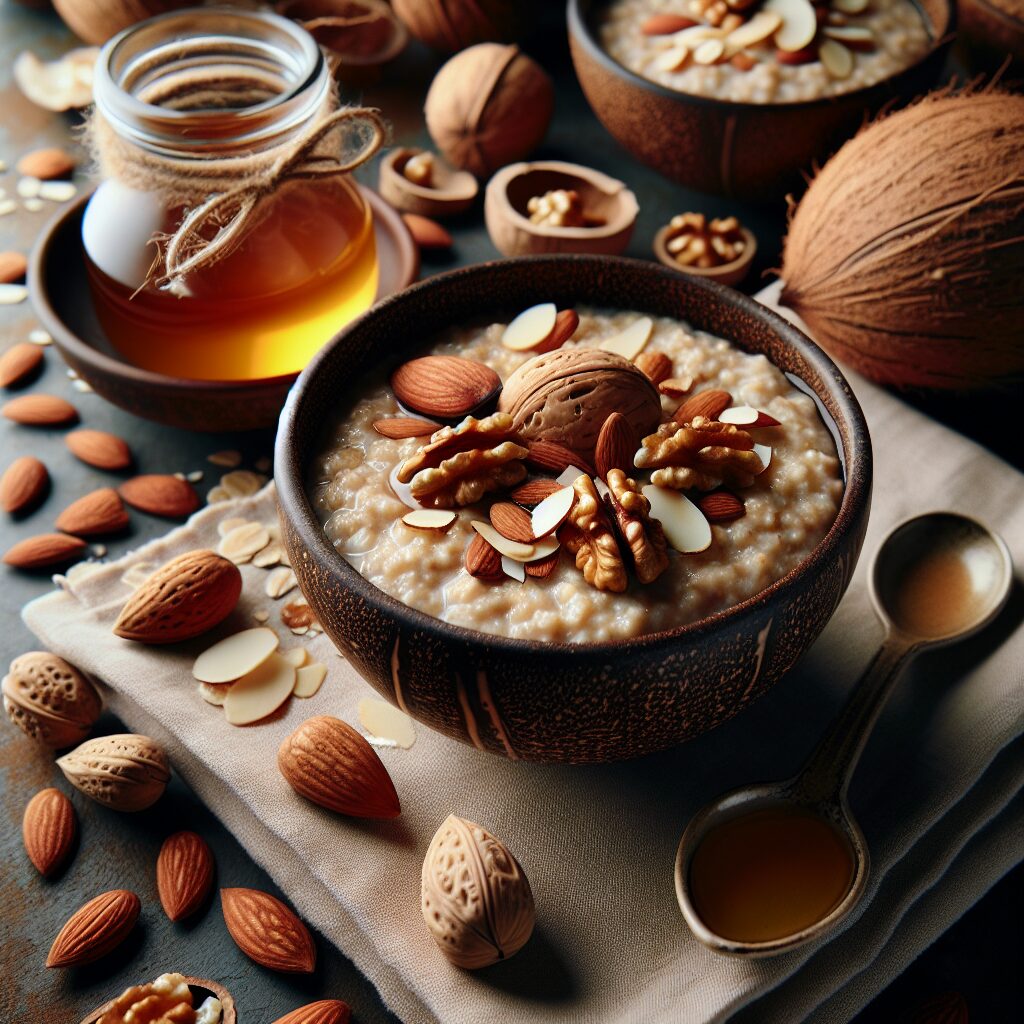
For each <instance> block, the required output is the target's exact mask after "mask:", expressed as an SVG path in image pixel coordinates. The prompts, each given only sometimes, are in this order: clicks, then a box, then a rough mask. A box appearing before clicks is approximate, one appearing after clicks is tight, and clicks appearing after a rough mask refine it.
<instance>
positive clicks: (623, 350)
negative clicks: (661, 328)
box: [597, 316, 654, 362]
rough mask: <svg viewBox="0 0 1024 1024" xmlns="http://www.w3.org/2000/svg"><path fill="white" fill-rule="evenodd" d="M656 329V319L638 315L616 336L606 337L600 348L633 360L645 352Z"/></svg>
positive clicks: (599, 345)
mask: <svg viewBox="0 0 1024 1024" xmlns="http://www.w3.org/2000/svg"><path fill="white" fill-rule="evenodd" d="M653 330H654V321H653V320H652V319H651V318H650V317H649V316H641V317H637V319H636V320H634V321H633V322H632V323H631V324H630V325H629V326H628V327H627V328H626V329H625V330H624V331H622V332H621V333H619V334H616V335H615V336H614V337H611V338H605V340H604V341H602V342H600V343H599V344H598V346H597V347H598V348H599V349H602V350H603V351H605V352H614V353H615V354H616V355H620V356H622V358H623V359H628V360H629V361H630V362H632V361H633V360H634V359H636V357H637V356H638V355H640V353H641V352H643V350H644V348H645V346H646V345H647V342H648V341H649V340H650V337H651V332H652V331H653Z"/></svg>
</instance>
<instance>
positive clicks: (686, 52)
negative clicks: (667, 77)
mask: <svg viewBox="0 0 1024 1024" xmlns="http://www.w3.org/2000/svg"><path fill="white" fill-rule="evenodd" d="M689 56H690V48H689V47H688V46H686V45H685V44H684V43H677V44H676V45H675V46H673V47H672V48H671V49H668V50H665V52H664V53H659V54H658V56H657V57H655V58H654V60H652V61H651V69H652V70H654V71H679V70H681V69H682V67H683V65H684V64H685V63H686V61H687V60H688V59H689Z"/></svg>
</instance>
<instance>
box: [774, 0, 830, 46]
mask: <svg viewBox="0 0 1024 1024" xmlns="http://www.w3.org/2000/svg"><path fill="white" fill-rule="evenodd" d="M761 10H762V11H764V12H766V13H768V14H777V15H778V16H779V17H780V18H781V19H782V25H781V26H780V28H779V29H778V31H777V32H776V33H775V45H776V46H777V47H778V48H779V49H780V50H786V51H787V52H790V53H793V52H795V51H796V50H802V49H803V48H804V47H805V46H809V45H810V43H811V40H812V39H814V36H815V34H816V33H817V31H818V16H817V15H816V14H815V13H814V7H813V6H812V5H811V3H810V2H809V0H766V2H765V4H764V5H763V6H762V8H761Z"/></svg>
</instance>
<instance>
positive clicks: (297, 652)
mask: <svg viewBox="0 0 1024 1024" xmlns="http://www.w3.org/2000/svg"><path fill="white" fill-rule="evenodd" d="M278 653H279V654H280V655H281V657H282V658H287V660H288V661H290V662H291V663H292V664H293V665H294V666H295V667H296V668H302V666H303V665H305V664H306V662H307V661H309V654H308V653H307V651H306V648H305V647H292V648H291V649H290V650H287V651H279V652H278Z"/></svg>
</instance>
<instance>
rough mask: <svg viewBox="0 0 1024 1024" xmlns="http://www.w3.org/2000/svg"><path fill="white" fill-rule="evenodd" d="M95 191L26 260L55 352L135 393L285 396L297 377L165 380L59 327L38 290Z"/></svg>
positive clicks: (365, 189) (406, 242) (369, 193)
mask: <svg viewBox="0 0 1024 1024" xmlns="http://www.w3.org/2000/svg"><path fill="white" fill-rule="evenodd" d="M356 184H357V185H358V187H359V190H360V191H361V192H362V193H363V194H364V198H365V199H366V201H367V202H368V203H372V202H379V203H381V204H384V205H387V204H385V203H384V200H383V199H381V198H380V196H379V195H378V194H377V192H376V191H374V190H373V189H371V188H370V187H369V186H367V185H364V184H363V183H362V182H357V183H356ZM95 191H96V189H95V188H90V189H89V190H88V191H86V192H84V193H83V194H82V195H80V196H79V197H78V198H77V199H75V200H74V201H73V202H71V203H68V204H67V205H66V206H63V207H61V208H60V209H59V210H58V211H57V212H56V213H55V214H54V215H53V216H52V217H50V219H49V220H48V221H47V222H46V224H45V225H44V226H43V230H42V232H40V234H39V237H38V239H37V240H36V243H35V245H34V246H33V247H32V251H31V253H30V254H29V266H28V278H27V280H28V289H29V296H30V298H31V301H32V306H33V308H34V310H35V312H36V315H37V316H38V317H39V320H40V322H41V323H42V325H43V327H44V328H46V330H47V331H48V332H49V334H50V336H51V337H52V338H53V339H54V343H55V344H56V345H57V348H58V349H60V350H61V351H65V350H66V351H67V353H68V355H69V356H70V357H71V358H72V359H75V360H78V361H79V362H80V363H82V364H83V365H84V366H88V367H89V368H90V370H95V371H96V372H97V373H100V374H105V375H107V376H109V377H113V378H116V379H118V380H122V381H130V382H132V383H133V384H135V385H137V386H138V387H140V388H146V389H152V390H158V391H161V392H164V393H168V394H183V395H185V394H187V395H189V396H195V395H197V394H198V395H201V396H203V397H218V396H233V395H239V396H244V397H250V398H257V397H259V396H260V395H267V396H273V395H277V394H280V393H281V392H282V391H284V389H285V388H287V387H288V386H289V385H290V384H291V383H292V382H293V381H294V380H295V379H296V377H298V373H282V374H278V375H276V376H274V377H254V378H252V379H251V380H203V379H200V378H191V377H172V376H170V375H169V374H164V373H157V372H156V371H154V370H146V369H144V368H143V367H141V366H134V365H133V364H131V363H129V362H127V361H125V360H122V359H117V358H116V357H114V356H110V355H107V354H106V353H105V352H101V351H100V350H99V349H97V348H94V347H93V346H92V345H90V344H89V342H87V341H85V340H83V339H82V338H80V337H79V336H78V335H77V334H75V332H74V331H73V330H72V329H71V328H70V327H68V326H67V324H65V323H64V321H63V319H61V317H60V316H59V315H58V314H57V311H56V310H55V309H54V308H53V304H52V303H51V302H50V298H49V289H47V288H46V287H45V286H44V284H43V282H44V281H45V280H46V273H45V267H46V262H47V260H48V258H49V253H50V249H51V248H52V247H53V240H54V238H55V237H56V235H57V233H58V231H59V230H60V228H61V227H62V226H63V225H64V224H65V223H67V222H68V221H69V220H73V219H74V218H75V217H78V216H79V215H80V212H81V211H82V209H83V208H84V207H85V204H86V203H88V202H89V200H90V199H91V198H92V194H93V193H94V192H95ZM396 217H397V214H396ZM397 220H398V221H401V218H400V217H397ZM402 224H403V232H402V233H401V234H400V235H399V236H398V238H399V240H400V241H399V244H400V245H401V246H402V247H403V248H405V249H407V250H408V254H409V255H410V257H411V261H412V262H411V265H412V279H413V280H415V279H416V277H417V276H418V274H419V250H418V249H417V248H416V246H415V244H414V242H413V240H412V236H411V235H410V234H409V232H408V229H407V228H405V227H404V221H403V222H402ZM83 258H84V254H83Z"/></svg>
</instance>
